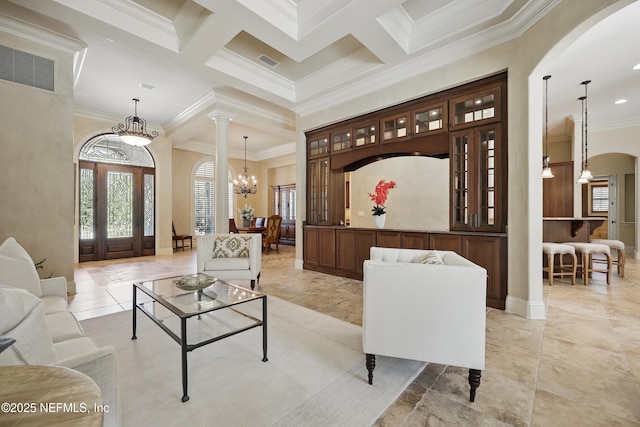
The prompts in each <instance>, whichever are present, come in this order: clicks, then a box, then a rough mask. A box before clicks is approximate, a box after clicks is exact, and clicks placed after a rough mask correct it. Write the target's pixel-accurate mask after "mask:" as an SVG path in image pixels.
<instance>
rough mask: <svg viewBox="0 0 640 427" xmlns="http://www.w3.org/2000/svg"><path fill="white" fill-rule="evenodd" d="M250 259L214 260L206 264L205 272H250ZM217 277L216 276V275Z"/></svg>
mask: <svg viewBox="0 0 640 427" xmlns="http://www.w3.org/2000/svg"><path fill="white" fill-rule="evenodd" d="M248 269H249V258H212V259H210V260H209V261H206V262H205V263H204V270H205V271H207V270H248ZM214 275H215V274H214Z"/></svg>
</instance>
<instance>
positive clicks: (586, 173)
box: [578, 80, 593, 184]
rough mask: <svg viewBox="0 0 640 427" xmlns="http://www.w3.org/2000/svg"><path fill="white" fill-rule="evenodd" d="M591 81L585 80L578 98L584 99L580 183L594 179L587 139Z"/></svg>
mask: <svg viewBox="0 0 640 427" xmlns="http://www.w3.org/2000/svg"><path fill="white" fill-rule="evenodd" d="M589 83H591V80H585V81H583V82H582V83H581V84H583V85H584V96H581V97H580V98H578V99H579V100H580V101H582V165H581V166H582V172H581V173H580V177H579V178H578V184H586V183H587V182H589V181H591V180H592V179H593V175H591V171H590V170H589V154H588V141H587V131H588V128H587V113H588V111H587V85H588V84H589Z"/></svg>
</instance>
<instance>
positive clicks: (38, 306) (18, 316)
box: [0, 286, 56, 365]
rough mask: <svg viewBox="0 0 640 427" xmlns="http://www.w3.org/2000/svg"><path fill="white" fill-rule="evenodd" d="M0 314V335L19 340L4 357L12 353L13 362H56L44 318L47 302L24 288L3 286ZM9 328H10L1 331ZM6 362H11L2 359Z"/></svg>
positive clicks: (0, 294) (46, 363) (0, 293)
mask: <svg viewBox="0 0 640 427" xmlns="http://www.w3.org/2000/svg"><path fill="white" fill-rule="evenodd" d="M0 312H1V313H2V316H0V321H1V322H2V325H1V328H0V333H1V334H2V335H3V336H5V337H11V338H13V339H15V340H16V342H15V343H14V344H13V345H12V346H11V347H9V348H8V349H7V350H5V351H4V352H3V353H2V356H5V353H9V355H13V357H11V358H12V359H18V360H20V361H21V362H22V363H23V364H29V365H49V364H51V363H53V362H55V360H56V354H55V352H54V350H53V342H52V341H51V335H49V328H48V327H47V322H46V320H45V316H44V303H43V302H42V301H40V299H39V298H37V297H35V296H33V295H31V294H30V293H29V292H27V291H25V290H24V289H18V288H13V287H10V286H0ZM5 313H6V316H5ZM9 318H11V319H9ZM16 322H17V323H16ZM11 325H13V326H11ZM7 327H8V328H10V329H7V330H2V329H5V328H7ZM9 355H7V357H9ZM4 360H8V359H5V358H4V357H3V361H4Z"/></svg>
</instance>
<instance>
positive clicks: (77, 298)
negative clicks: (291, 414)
mask: <svg viewBox="0 0 640 427" xmlns="http://www.w3.org/2000/svg"><path fill="white" fill-rule="evenodd" d="M195 255H196V252H195V250H194V251H189V250H187V251H185V252H182V251H180V252H177V253H175V254H173V255H168V256H155V257H144V258H135V259H125V260H117V261H98V262H90V263H82V264H78V265H77V266H76V270H75V281H76V285H77V290H78V293H77V294H76V295H73V296H70V297H69V304H70V307H71V310H72V311H73V312H74V313H75V314H76V315H77V317H78V318H79V319H86V318H89V317H96V316H101V315H104V314H108V313H112V312H116V311H121V310H129V309H131V282H132V281H133V280H148V279H155V278H161V277H170V276H180V275H183V274H186V273H191V272H195V269H196V258H195ZM294 257H295V254H294V248H293V247H288V246H281V247H280V254H276V253H274V252H271V253H269V255H265V256H263V266H262V275H261V280H260V284H259V285H258V287H257V289H259V290H261V291H263V292H265V293H267V294H269V295H274V296H277V297H279V298H282V299H285V300H287V301H290V302H293V303H296V304H299V305H302V306H305V307H308V308H311V309H313V310H316V311H319V312H321V313H324V314H327V315H330V316H334V317H337V318H340V319H343V320H345V321H348V322H351V323H354V324H357V325H361V322H362V283H361V282H359V281H357V280H350V279H344V278H339V277H335V276H330V275H325V274H321V273H316V272H312V271H306V270H296V269H294V267H293V265H294ZM625 273H626V274H625V277H624V278H620V277H619V276H618V275H617V274H616V273H615V272H614V273H613V274H612V284H611V285H610V286H607V285H606V283H605V281H604V275H602V274H597V273H596V274H595V275H594V280H593V282H592V284H590V285H589V286H586V287H585V286H584V285H582V284H576V285H575V286H571V284H570V282H569V281H568V280H557V281H554V286H553V287H550V286H548V284H546V282H545V285H544V301H545V303H546V307H547V319H546V320H535V321H533V320H526V319H523V318H521V317H519V316H515V315H511V314H507V313H505V312H504V311H501V310H494V309H489V310H488V313H487V337H486V339H487V347H486V349H487V353H486V356H487V364H486V365H487V366H486V369H485V370H484V371H483V373H482V383H481V385H480V388H479V389H478V394H477V397H476V401H475V402H474V403H471V402H469V401H468V387H469V386H468V384H467V382H466V373H467V370H465V369H460V368H456V367H450V366H442V365H435V364H430V365H427V367H426V368H425V369H424V371H423V372H422V373H421V374H420V375H419V376H418V377H417V378H416V379H415V381H414V382H413V383H412V384H410V385H409V386H408V387H407V389H406V391H405V392H404V393H403V394H402V395H401V396H400V397H399V398H398V399H397V400H396V401H395V402H394V403H393V404H392V405H391V406H390V407H389V408H388V409H387V410H386V412H385V413H384V414H383V415H382V416H381V417H380V419H379V420H378V421H377V423H376V425H377V426H450V425H463V426H478V425H512V426H563V427H564V426H605V425H606V426H638V427H640V262H639V261H638V260H635V259H633V258H632V257H628V258H627V268H626V271H625ZM237 283H240V284H242V285H246V286H248V283H244V282H242V281H238V282H237ZM578 283H581V282H578ZM319 424H321V423H320V422H319Z"/></svg>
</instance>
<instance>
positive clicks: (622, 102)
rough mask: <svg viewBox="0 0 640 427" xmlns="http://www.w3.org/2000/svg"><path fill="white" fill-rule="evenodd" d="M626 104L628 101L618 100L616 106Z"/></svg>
mask: <svg viewBox="0 0 640 427" xmlns="http://www.w3.org/2000/svg"><path fill="white" fill-rule="evenodd" d="M625 102H627V100H626V99H618V100H617V101H616V102H615V104H616V105H618V104H624V103H625Z"/></svg>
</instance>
